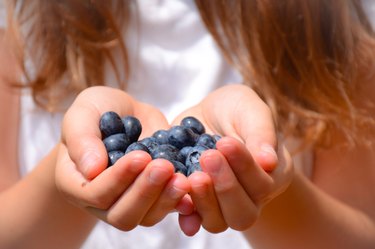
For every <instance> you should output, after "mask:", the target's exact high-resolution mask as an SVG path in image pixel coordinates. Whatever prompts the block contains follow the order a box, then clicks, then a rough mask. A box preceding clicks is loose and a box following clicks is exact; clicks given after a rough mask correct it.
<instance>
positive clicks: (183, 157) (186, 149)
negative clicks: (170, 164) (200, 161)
mask: <svg viewBox="0 0 375 249" xmlns="http://www.w3.org/2000/svg"><path fill="white" fill-rule="evenodd" d="M192 148H193V147H192V146H185V147H183V148H181V150H180V151H179V157H180V158H181V161H182V162H185V160H186V157H187V155H188V154H189V152H190V150H191V149H192Z"/></svg>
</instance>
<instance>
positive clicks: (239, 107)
mask: <svg viewBox="0 0 375 249" xmlns="http://www.w3.org/2000/svg"><path fill="white" fill-rule="evenodd" d="M218 99H219V100H223V99H230V102H229V103H228V104H227V106H225V108H223V107H222V106H221V102H220V101H217V100H218ZM212 102H214V103H216V104H217V105H219V108H212V104H211V103H212ZM206 103H207V104H206V105H204V106H203V107H204V109H205V111H204V113H205V116H206V117H207V118H208V120H209V121H210V122H209V127H210V128H211V129H212V130H213V131H217V132H219V133H220V134H222V135H224V136H231V137H234V138H237V139H238V140H240V141H242V142H244V143H245V144H246V147H247V148H248V150H249V151H250V152H251V154H252V155H253V156H254V159H255V161H257V162H258V163H259V165H261V167H262V168H264V169H265V170H267V171H272V170H273V169H274V168H275V167H276V165H277V155H276V153H275V151H276V150H277V133H276V128H275V122H274V119H273V115H272V112H271V110H270V108H269V107H268V106H267V105H266V104H265V103H264V102H263V101H262V100H261V99H260V98H259V96H258V95H257V94H256V93H255V92H254V91H253V90H252V89H251V88H250V87H248V86H245V85H228V86H225V87H222V88H220V89H219V90H218V91H216V92H215V93H214V94H213V95H211V96H210V97H209V99H207V101H206ZM228 105H229V106H228Z"/></svg>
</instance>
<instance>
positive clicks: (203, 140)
mask: <svg viewBox="0 0 375 249" xmlns="http://www.w3.org/2000/svg"><path fill="white" fill-rule="evenodd" d="M196 145H203V146H206V147H208V148H210V149H214V148H215V147H216V139H215V138H214V137H213V136H211V135H210V134H207V133H204V134H201V135H199V137H198V138H197V141H196Z"/></svg>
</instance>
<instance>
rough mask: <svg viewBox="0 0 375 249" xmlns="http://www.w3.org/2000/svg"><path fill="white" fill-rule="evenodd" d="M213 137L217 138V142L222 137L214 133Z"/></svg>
mask: <svg viewBox="0 0 375 249" xmlns="http://www.w3.org/2000/svg"><path fill="white" fill-rule="evenodd" d="M212 137H213V138H214V139H215V142H217V141H219V140H220V139H221V136H220V135H218V134H214V135H213V136H212Z"/></svg>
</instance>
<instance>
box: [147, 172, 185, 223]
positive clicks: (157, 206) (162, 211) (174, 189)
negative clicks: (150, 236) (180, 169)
mask: <svg viewBox="0 0 375 249" xmlns="http://www.w3.org/2000/svg"><path fill="white" fill-rule="evenodd" d="M189 191H190V184H189V182H188V180H187V178H186V177H185V176H184V175H182V174H174V175H173V176H172V178H171V179H170V180H169V182H168V184H167V185H166V187H165V189H164V190H163V192H162V193H161V195H160V198H158V199H157V201H156V202H155V203H154V205H153V206H152V207H151V208H150V210H149V211H148V212H147V214H146V215H145V217H144V218H143V220H142V222H141V225H143V226H153V225H155V224H156V223H158V222H159V221H161V220H162V219H163V218H164V217H165V216H166V215H167V214H168V213H169V212H171V211H173V210H175V207H176V205H177V204H178V203H179V202H180V200H181V199H182V198H183V197H184V196H185V195H186V194H187V193H188V192H189Z"/></svg>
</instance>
